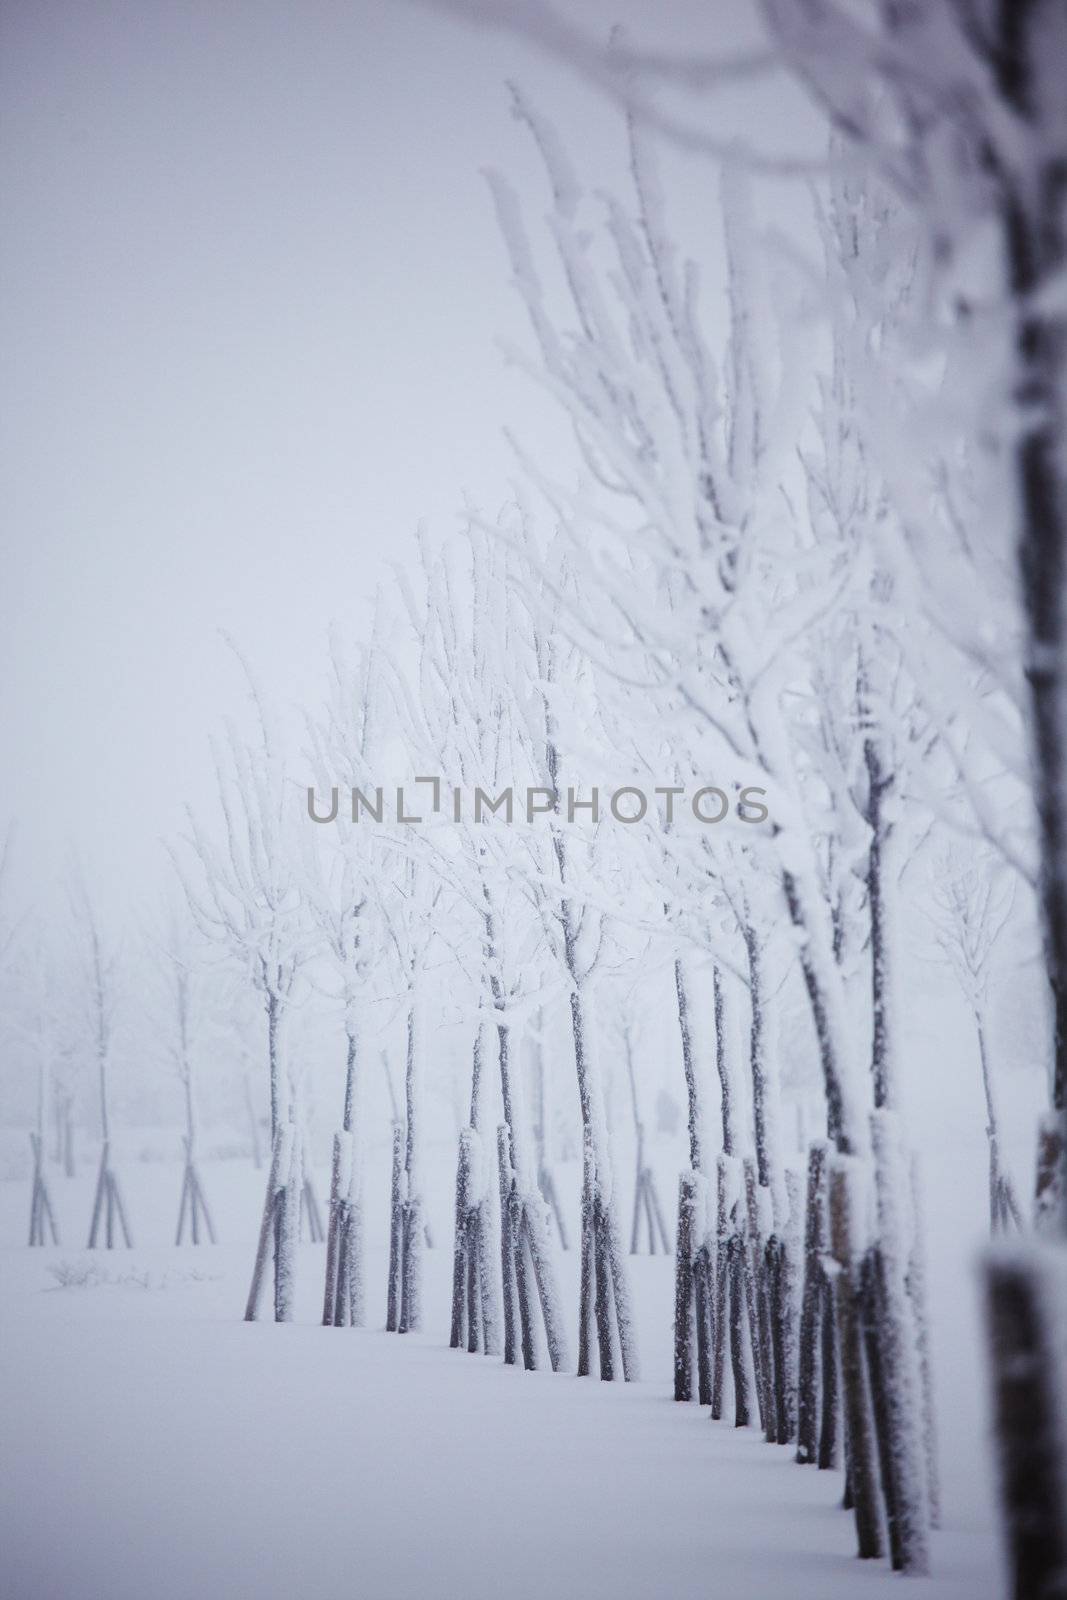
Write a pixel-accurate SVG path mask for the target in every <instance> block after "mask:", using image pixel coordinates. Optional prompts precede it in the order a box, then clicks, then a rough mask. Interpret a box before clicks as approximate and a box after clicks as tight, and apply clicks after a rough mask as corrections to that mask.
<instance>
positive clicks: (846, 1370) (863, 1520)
mask: <svg viewBox="0 0 1067 1600" xmlns="http://www.w3.org/2000/svg"><path fill="white" fill-rule="evenodd" d="M859 1175H860V1172H859V1169H858V1168H857V1166H856V1164H855V1159H854V1158H853V1160H851V1161H849V1160H848V1159H847V1158H844V1157H841V1156H837V1157H835V1159H834V1161H833V1164H832V1166H831V1170H830V1245H831V1249H832V1251H833V1254H834V1259H835V1261H836V1262H837V1268H838V1270H837V1276H836V1303H837V1327H838V1331H839V1334H840V1340H841V1379H842V1391H843V1396H844V1406H845V1429H846V1440H847V1454H848V1483H849V1487H850V1491H851V1498H852V1503H853V1507H854V1509H855V1515H856V1539H857V1545H858V1553H859V1555H860V1556H861V1557H862V1558H864V1559H870V1558H872V1557H875V1556H880V1555H881V1554H882V1525H881V1518H880V1515H879V1506H878V1468H877V1465H876V1461H875V1439H874V1427H873V1421H872V1417H871V1406H870V1393H869V1390H868V1384H867V1371H866V1361H865V1351H864V1341H863V1325H864V1314H863V1300H864V1294H863V1290H864V1286H863V1282H862V1260H863V1249H862V1246H861V1244H860V1239H859V1222H858V1220H857V1213H859V1214H860V1216H861V1215H862V1210H861V1206H860V1204H859V1197H858V1195H857V1194H856V1188H857V1187H858V1184H857V1180H858V1178H859Z"/></svg>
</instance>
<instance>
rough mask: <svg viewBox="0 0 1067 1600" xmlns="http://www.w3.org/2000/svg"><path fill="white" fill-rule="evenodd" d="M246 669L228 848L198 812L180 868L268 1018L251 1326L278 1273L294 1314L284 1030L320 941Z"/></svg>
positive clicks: (224, 772)
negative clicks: (246, 725)
mask: <svg viewBox="0 0 1067 1600" xmlns="http://www.w3.org/2000/svg"><path fill="white" fill-rule="evenodd" d="M245 671H246V676H247V678H248V682H249V686H250V689H251V694H252V700H253V706H254V710H255V713H256V724H255V734H254V737H253V739H252V740H251V741H246V740H243V739H242V738H241V737H240V736H239V735H238V732H237V729H236V727H235V726H234V724H233V723H232V722H228V723H227V724H226V738H225V742H224V744H218V743H216V744H215V747H214V755H215V770H216V778H217V783H218V797H219V809H220V812H221V825H222V830H221V831H222V838H221V841H216V839H215V837H214V836H213V834H212V833H210V832H209V831H208V829H207V828H206V827H205V825H204V824H203V823H202V822H201V821H199V820H198V819H197V818H196V817H194V816H193V815H192V814H191V813H190V815H189V831H188V834H187V836H186V840H185V842H186V845H187V847H188V849H187V851H186V853H185V854H184V855H179V854H178V853H177V852H174V860H175V864H176V866H177V867H178V871H179V873H180V875H181V879H182V883H183V885H184V888H185V892H186V896H187V898H188V901H189V905H190V908H191V910H192V913H193V917H194V921H195V923H196V925H197V927H198V929H199V931H200V933H201V934H202V935H203V937H204V938H205V939H206V940H208V941H209V942H211V943H213V944H214V945H215V946H216V947H217V948H218V949H219V950H220V951H221V952H223V953H224V955H225V956H226V957H228V958H229V959H230V960H232V961H234V962H236V963H237V964H238V966H239V968H240V970H241V971H242V972H243V974H244V977H245V980H246V982H248V983H249V984H250V986H251V987H252V989H253V990H254V991H255V993H256V994H257V996H258V997H259V1000H260V1003H261V1005H262V1008H263V1012H264V1014H265V1018H266V1059H267V1070H268V1075H269V1083H270V1112H271V1162H270V1170H269V1174H268V1182H267V1195H266V1199H265V1203H264V1211H263V1220H262V1226H261V1229H260V1237H259V1245H258V1248H257V1252H256V1260H255V1266H254V1269H253V1274H252V1285H251V1289H250V1291H249V1297H248V1304H247V1308H246V1312H245V1316H246V1318H247V1319H248V1320H250V1321H251V1320H254V1319H255V1318H256V1317H258V1316H259V1314H260V1307H261V1301H262V1295H263V1291H264V1288H265V1284H266V1279H267V1273H268V1268H269V1267H271V1266H273V1276H274V1316H275V1320H276V1321H278V1322H287V1321H290V1320H291V1319H292V1315H293V1293H294V1275H295V1269H296V1259H295V1257H296V1243H297V1239H298V1236H299V1227H300V1209H301V1195H302V1190H303V1170H302V1159H303V1132H302V1129H301V1128H300V1127H299V1126H298V1125H297V1121H296V1118H297V1107H296V1105H295V1104H294V1100H293V1096H292V1093H291V1087H290V1083H289V1077H288V1073H287V1070H286V1064H285V1053H284V1040H283V1029H284V1024H285V1019H286V1014H287V1011H288V1009H289V1007H290V1005H291V1002H292V998H293V992H294V987H295V985H296V982H297V979H298V976H299V974H300V970H301V967H302V965H303V963H304V961H305V960H306V958H307V955H308V952H309V949H310V943H311V940H310V935H309V930H308V927H307V920H306V915H305V907H304V901H303V897H302V894H301V888H300V875H299V871H298V868H297V864H296V862H297V857H296V853H295V850H294V848H293V845H292V842H291V837H290V834H291V828H292V819H293V817H294V813H295V809H296V805H297V803H298V800H299V795H298V792H297V791H296V790H295V789H294V788H292V787H291V786H290V785H289V782H288V780H287V776H286V768H285V761H284V755H283V752H282V750H281V747H280V742H279V738H278V735H277V732H276V730H275V729H274V728H273V726H272V720H271V718H270V717H269V716H268V713H267V709H266V705H265V702H264V700H263V698H262V695H261V694H260V693H259V692H258V690H257V689H256V686H255V683H254V680H253V679H252V677H251V674H250V673H249V672H248V669H247V667H246V668H245Z"/></svg>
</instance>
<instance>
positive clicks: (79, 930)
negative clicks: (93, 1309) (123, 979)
mask: <svg viewBox="0 0 1067 1600" xmlns="http://www.w3.org/2000/svg"><path fill="white" fill-rule="evenodd" d="M68 897H69V902H70V909H71V916H72V919H73V936H74V941H75V956H76V960H77V966H78V977H79V986H80V994H79V1009H80V1010H81V1012H82V1018H83V1028H84V1034H85V1037H86V1042H87V1044H88V1046H89V1049H90V1050H91V1052H92V1056H93V1059H94V1063H95V1066H96V1077H97V1089H98V1094H99V1108H100V1138H101V1147H100V1166H99V1170H98V1172H97V1179H96V1191H95V1194H94V1196H93V1214H92V1220H91V1222H90V1224H89V1249H90V1250H94V1249H96V1248H97V1247H98V1246H99V1245H104V1246H106V1248H107V1249H108V1250H111V1249H113V1248H114V1247H115V1245H116V1244H117V1243H118V1242H119V1234H120V1233H121V1235H122V1242H123V1243H124V1244H125V1245H126V1246H127V1248H129V1246H130V1245H132V1243H133V1240H132V1239H131V1237H130V1229H129V1223H128V1221H127V1218H126V1208H125V1205H124V1204H123V1200H122V1194H121V1191H120V1189H119V1182H118V1177H117V1174H116V1173H115V1170H114V1168H113V1166H112V1161H111V1102H110V1094H109V1083H108V1079H109V1072H110V1066H111V1048H112V1041H113V1037H114V1024H115V1011H116V1006H117V1002H118V974H119V965H118V953H117V951H116V949H115V947H114V946H113V945H112V943H111V942H110V941H109V939H108V938H107V936H106V934H105V933H104V931H103V928H102V925H101V921H100V916H99V912H98V910H97V907H96V904H95V903H94V901H93V898H92V896H91V895H90V893H89V890H88V888H87V887H86V883H85V879H84V877H83V876H82V873H81V871H80V870H79V869H77V868H75V869H73V871H72V873H71V876H70V880H69V883H68Z"/></svg>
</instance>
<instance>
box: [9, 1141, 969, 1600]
mask: <svg viewBox="0 0 1067 1600" xmlns="http://www.w3.org/2000/svg"><path fill="white" fill-rule="evenodd" d="M965 1132H966V1133H967V1141H966V1142H967V1150H966V1157H967V1159H963V1156H962V1154H960V1156H959V1159H957V1152H956V1151H955V1149H954V1146H953V1140H952V1137H951V1136H945V1137H943V1138H942V1139H941V1140H940V1142H939V1150H938V1160H937V1163H936V1169H935V1171H934V1173H933V1174H932V1179H933V1182H932V1185H931V1187H932V1189H933V1191H934V1192H933V1194H932V1199H933V1201H934V1204H933V1205H932V1207H931V1210H932V1212H934V1213H936V1218H937V1226H936V1227H935V1228H934V1229H933V1230H932V1239H931V1287H932V1292H933V1297H934V1305H933V1312H934V1333H935V1354H936V1357H937V1366H938V1377H939V1402H940V1412H941V1416H940V1421H941V1434H942V1458H943V1460H942V1464H943V1472H944V1497H945V1516H944V1523H945V1526H944V1529H943V1531H942V1532H941V1533H939V1534H938V1535H937V1536H936V1537H935V1541H934V1561H935V1567H936V1573H935V1576H934V1578H933V1579H931V1580H929V1581H927V1580H908V1587H909V1593H914V1594H915V1596H916V1600H920V1597H922V1596H926V1595H929V1596H935V1595H936V1596H938V1597H943V1600H950V1597H959V1600H963V1597H965V1596H966V1597H968V1600H977V1597H980V1596H983V1595H993V1594H996V1593H998V1592H999V1590H1000V1558H999V1552H998V1549H997V1544H996V1534H995V1518H994V1515H993V1506H992V1499H991V1493H990V1485H989V1480H988V1466H987V1459H988V1452H987V1450H986V1446H985V1440H984V1431H985V1427H986V1421H985V1394H984V1375H983V1371H982V1363H981V1358H980V1346H979V1342H978V1337H977V1320H976V1318H977V1308H976V1304H975V1301H976V1294H975V1285H974V1281H973V1271H972V1263H973V1251H974V1247H975V1245H976V1243H977V1239H976V1236H975V1234H974V1225H975V1223H976V1222H977V1223H978V1224H979V1225H980V1222H981V1216H982V1212H981V1199H982V1196H981V1190H980V1187H978V1189H977V1193H975V1192H974V1191H975V1188H976V1184H978V1182H979V1178H980V1170H979V1168H978V1167H976V1163H975V1161H974V1159H973V1158H974V1154H975V1144H974V1140H973V1137H972V1130H970V1129H967V1130H965ZM979 1148H980V1147H979ZM430 1155H431V1159H430V1172H431V1177H432V1183H431V1186H430V1211H431V1217H432V1221H433V1225H434V1229H435V1233H436V1239H435V1248H434V1249H433V1250H432V1251H430V1252H429V1253H428V1258H427V1281H426V1290H425V1332H424V1333H422V1334H420V1335H418V1336H397V1335H392V1334H386V1333H385V1332H384V1331H382V1323H383V1321H384V1285H385V1252H384V1245H385V1207H384V1200H385V1196H386V1188H387V1173H386V1170H385V1165H384V1163H385V1150H384V1146H380V1147H378V1148H377V1149H375V1150H374V1151H373V1152H372V1157H371V1160H370V1163H369V1168H368V1185H369V1191H370V1194H371V1196H372V1200H378V1199H380V1201H381V1202H382V1203H381V1205H380V1206H379V1208H378V1210H377V1213H376V1214H375V1210H374V1207H373V1205H372V1208H371V1215H370V1218H369V1226H368V1243H369V1246H370V1259H369V1272H368V1313H369V1326H368V1327H367V1328H366V1329H364V1330H356V1331H351V1330H341V1329H323V1328H321V1327H319V1326H318V1325H317V1321H318V1311H319V1304H318V1300H319V1295H320V1293H321V1280H322V1268H323V1246H321V1245H310V1244H305V1245H303V1246H302V1247H301V1252H300V1286H299V1300H298V1319H297V1322H296V1323H295V1324H294V1325H289V1326H280V1327H279V1326H275V1325H273V1324H269V1323H264V1324H256V1325H250V1324H245V1323H244V1322H242V1321H241V1313H242V1310H243V1302H244V1296H245V1293H246V1290H247V1279H248V1272H249V1267H250V1261H251V1250H252V1241H253V1239H254V1235H255V1229H256V1222H257V1215H258V1209H259V1205H260V1181H261V1180H260V1177H259V1175H257V1174H256V1173H255V1172H254V1171H253V1170H252V1168H251V1166H250V1164H249V1163H247V1162H244V1161H240V1160H229V1161H216V1162H205V1164H204V1168H203V1177H204V1184H205V1188H206V1190H207V1192H208V1195H209V1198H210V1200H211V1202H212V1205H213V1208H214V1210H215V1213H216V1220H217V1222H218V1225H219V1232H220V1243H219V1245H218V1246H217V1247H215V1248H213V1249H212V1248H202V1249H199V1250H196V1249H193V1248H191V1247H184V1248H182V1249H180V1250H179V1249H175V1248H173V1246H172V1245H171V1244H170V1243H169V1240H170V1239H171V1238H172V1229H173V1225H174V1221H175V1217H176V1210H177V1201H178V1192H179V1185H180V1169H179V1168H178V1167H177V1166H176V1165H173V1164H170V1163H167V1164H164V1163H160V1162H148V1161H136V1160H130V1161H129V1162H128V1163H126V1164H125V1165H124V1166H123V1167H122V1178H123V1183H124V1187H125V1190H126V1195H127V1202H128V1209H129V1211H130V1215H131V1221H132V1225H133V1227H134V1230H135V1240H136V1243H137V1245H138V1248H136V1249H135V1250H133V1251H129V1252H127V1251H115V1252H113V1253H110V1254H109V1253H106V1252H95V1253H92V1254H90V1253H89V1252H87V1251H85V1250H84V1249H82V1248H81V1246H82V1244H83V1242H84V1234H85V1230H86V1225H87V1220H88V1214H89V1201H90V1188H91V1173H90V1171H89V1170H88V1168H86V1169H85V1170H84V1171H83V1172H82V1173H80V1174H79V1176H78V1177H77V1178H75V1179H73V1180H69V1181H65V1180H63V1179H62V1178H59V1177H57V1178H55V1179H54V1180H53V1187H54V1197H55V1201H56V1205H57V1209H58V1212H59V1222H60V1228H61V1230H62V1232H61V1236H62V1238H63V1239H64V1241H69V1242H68V1243H65V1244H64V1245H63V1246H62V1247H60V1248H58V1249H48V1250H34V1251H30V1250H27V1249H26V1247H25V1243H24V1238H25V1234H24V1229H25V1226H26V1211H27V1206H28V1199H29V1194H28V1186H27V1184H26V1182H25V1181H22V1180H16V1179H13V1178H12V1179H9V1180H8V1181H5V1182H3V1183H0V1245H2V1253H0V1314H2V1321H3V1329H2V1341H0V1345H2V1353H0V1363H2V1368H0V1371H2V1376H0V1384H2V1395H3V1410H4V1430H3V1433H4V1448H3V1452H2V1462H3V1465H2V1467H0V1539H2V1545H3V1551H4V1555H3V1593H4V1594H5V1596H10V1597H11V1600H66V1597H68V1596H69V1597H71V1600H74V1597H77V1600H135V1597H136V1600H144V1597H145V1596H147V1595H151V1596H152V1597H153V1600H193V1597H196V1600H216V1597H218V1600H222V1597H226V1600H240V1597H243V1596H249V1597H251V1596H255V1597H257V1600H272V1597H274V1596H278V1597H281V1596H289V1595H294V1594H308V1595H315V1596H317V1597H319V1600H333V1597H335V1596H336V1597H338V1600H340V1597H342V1596H344V1597H346V1600H348V1597H351V1596H352V1595H354V1594H362V1595H368V1596H373V1597H375V1600H416V1597H417V1600H453V1597H455V1600H459V1597H461V1596H462V1597H464V1600H480V1597H482V1596H485V1597H489V1596H493V1597H494V1600H495V1597H498V1596H500V1595H502V1594H507V1595H509V1596H510V1597H512V1600H523V1597H526V1596H531V1597H532V1596H542V1595H551V1596H557V1597H560V1600H578V1597H582V1600H597V1597H600V1596H603V1597H605V1600H607V1597H609V1596H610V1597H611V1600H646V1597H647V1600H651V1597H657V1600H659V1597H661V1596H662V1597H670V1600H689V1597H697V1596H701V1597H706V1596H711V1595H714V1594H720V1593H734V1594H738V1595H744V1596H753V1597H757V1600H764V1597H768V1600H769V1597H771V1596H775V1595H779V1594H788V1595H789V1596H790V1597H791V1600H837V1597H840V1600H846V1597H847V1600H853V1597H855V1596H864V1595H869V1596H871V1597H872V1600H874V1597H877V1596H880V1595H883V1594H889V1593H890V1592H894V1593H895V1592H898V1588H899V1584H900V1583H901V1582H902V1581H905V1580H901V1579H897V1578H894V1577H893V1576H892V1575H891V1574H890V1572H889V1570H888V1566H887V1564H886V1563H883V1562H879V1563H872V1564H861V1563H859V1562H858V1561H857V1560H856V1559H855V1557H854V1554H853V1550H854V1542H853V1526H852V1520H851V1518H850V1517H849V1516H848V1515H846V1514H845V1513H844V1512H842V1511H841V1510H840V1509H839V1500H840V1493H841V1483H840V1478H839V1476H838V1475H837V1474H836V1473H819V1472H817V1471H814V1470H811V1469H804V1470H801V1469H800V1468H798V1467H796V1466H795V1465H794V1464H793V1462H792V1451H791V1450H789V1449H778V1448H775V1447H772V1446H768V1445H766V1444H764V1443H763V1442H762V1440H761V1439H760V1438H759V1437H758V1436H757V1435H756V1434H755V1433H754V1432H748V1431H745V1432H740V1433H739V1432H737V1431H735V1430H734V1429H733V1428H732V1427H730V1426H728V1425H726V1424H712V1423H711V1422H710V1421H709V1419H708V1415H707V1412H706V1411H705V1410H703V1409H702V1408H699V1407H697V1406H696V1405H691V1406H679V1405H676V1404H675V1403H674V1402H673V1401H672V1400H671V1398H670V1382H669V1380H670V1360H671V1351H670V1332H671V1329H670V1320H671V1306H672V1282H671V1263H670V1262H669V1260H667V1259H666V1258H664V1257H662V1256H661V1257H658V1258H654V1259H649V1258H647V1257H641V1258H637V1259H635V1260H634V1261H633V1262H632V1266H633V1272H634V1287H635V1300H636V1303H637V1309H638V1315H639V1319H640V1335H641V1354H642V1365H643V1378H642V1381H641V1382H640V1383H639V1384H636V1385H633V1386H629V1387H626V1386H623V1385H621V1384H615V1385H608V1384H601V1383H599V1382H597V1381H593V1380H581V1381H579V1380H578V1379H576V1378H574V1377H571V1376H563V1375H560V1376H553V1375H551V1374H540V1373H538V1374H524V1373H521V1372H519V1371H514V1370H508V1369H505V1368H503V1367H502V1366H501V1365H500V1364H499V1363H498V1362H496V1361H493V1360H490V1359H486V1358H483V1357H476V1356H468V1355H466V1354H465V1353H462V1354H461V1353H459V1352H453V1351H450V1350H449V1349H448V1348H447V1335H448V1295H449V1274H450V1256H451V1250H450V1245H451V1239H450V1228H449V1187H450V1182H451V1174H450V1164H449V1160H448V1151H447V1147H446V1146H445V1145H444V1144H441V1145H440V1146H438V1147H436V1148H435V1149H434V1150H432V1151H431V1153H430ZM559 1178H560V1187H561V1190H562V1191H563V1193H564V1194H565V1195H567V1196H568V1197H569V1198H573V1195H574V1192H575V1190H576V1184H577V1174H576V1172H575V1170H574V1168H573V1167H567V1166H564V1167H562V1168H560V1170H559ZM660 1181H661V1184H662V1188H663V1193H664V1195H665V1197H666V1196H667V1195H668V1194H669V1192H670V1171H669V1169H668V1168H666V1167H665V1169H664V1170H663V1171H662V1172H661V1179H660ZM318 1184H319V1189H320V1194H321V1193H324V1191H325V1186H326V1175H325V1173H324V1172H321V1171H320V1173H319V1174H318ZM72 1246H73V1247H72ZM85 1269H88V1270H89V1277H88V1280H86V1279H85ZM576 1272H577V1261H576V1258H575V1256H574V1255H573V1253H571V1254H569V1255H568V1256H566V1257H563V1258H561V1281H562V1283H563V1286H564V1290H565V1294H566V1299H567V1303H568V1306H569V1307H570V1308H571V1313H572V1315H573V1307H574V1302H575V1300H576ZM61 1280H62V1281H61ZM572 1335H573V1329H572Z"/></svg>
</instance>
